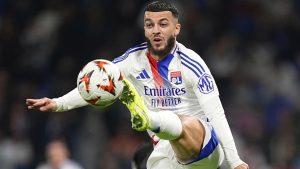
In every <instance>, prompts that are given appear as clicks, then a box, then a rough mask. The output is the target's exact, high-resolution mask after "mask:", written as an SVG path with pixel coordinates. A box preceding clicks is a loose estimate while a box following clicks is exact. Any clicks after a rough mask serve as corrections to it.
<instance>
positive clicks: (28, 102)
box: [26, 99, 36, 105]
mask: <svg viewBox="0 0 300 169" xmlns="http://www.w3.org/2000/svg"><path fill="white" fill-rule="evenodd" d="M35 102H36V99H26V104H27V105H32V104H34V103H35Z"/></svg>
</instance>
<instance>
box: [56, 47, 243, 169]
mask: <svg viewBox="0 0 300 169" xmlns="http://www.w3.org/2000/svg"><path fill="white" fill-rule="evenodd" d="M113 62H114V63H115V64H116V65H117V66H118V67H119V68H120V70H121V71H122V73H123V74H124V76H125V77H126V78H127V79H128V80H129V81H130V82H131V83H133V84H134V86H135V87H136V89H137V91H138V92H139V94H140V95H141V96H143V97H144V100H145V103H146V106H147V107H148V108H149V110H151V111H153V112H158V111H161V110H170V111H172V112H174V113H175V114H178V115H189V116H194V117H198V118H199V119H202V120H204V121H206V120H208V121H209V122H210V123H211V125H212V126H213V128H214V130H215V132H216V135H217V137H218V141H219V142H218V144H215V145H214V146H213V147H212V149H211V150H210V151H209V152H210V153H212V152H213V151H214V150H215V149H216V147H220V146H221V147H222V149H223V150H224V154H225V159H226V161H227V163H228V164H229V166H230V168H235V167H236V166H238V165H240V164H242V163H243V161H242V160H241V159H240V158H239V156H238V153H237V150H236V147H235V143H234V140H233V137H232V133H231V130H230V128H229V125H228V122H227V120H226V117H225V114H224V110H223V107H222V104H221V102H220V99H219V91H218V88H217V85H216V83H215V81H214V78H213V76H212V75H211V72H210V70H209V69H208V67H207V66H206V64H205V62H204V61H203V60H202V58H201V57H200V56H199V55H198V54H196V53H195V52H194V51H192V50H190V49H188V48H186V47H185V46H183V45H182V44H180V43H178V42H176V45H175V47H174V49H173V50H172V52H171V53H170V54H169V55H168V56H167V57H165V58H164V59H163V60H161V61H156V60H154V59H153V58H152V57H151V56H150V53H149V52H148V47H147V44H146V43H142V44H140V45H138V46H136V47H133V48H130V49H129V50H127V51H126V52H125V53H124V54H123V55H122V56H120V57H118V58H116V59H114V60H113ZM54 100H55V101H56V103H57V105H58V108H57V110H56V111H67V110H71V109H74V108H77V107H82V106H85V105H88V103H87V102H85V101H84V100H83V99H82V98H81V96H80V94H79V92H78V90H77V88H75V89H74V90H72V91H71V92H69V93H67V94H66V95H64V96H62V97H59V98H55V99H54ZM210 132H211V131H210ZM208 139H214V138H213V137H211V138H208ZM208 142H209V141H208ZM219 145H220V146H219ZM208 147H209V146H208ZM203 148H205V147H203Z"/></svg>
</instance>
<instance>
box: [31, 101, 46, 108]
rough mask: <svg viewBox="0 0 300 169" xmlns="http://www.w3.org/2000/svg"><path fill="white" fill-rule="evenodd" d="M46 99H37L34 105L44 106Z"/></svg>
mask: <svg viewBox="0 0 300 169" xmlns="http://www.w3.org/2000/svg"><path fill="white" fill-rule="evenodd" d="M46 102H47V101H46V100H45V99H40V100H38V101H36V102H35V103H33V104H32V106H35V107H40V106H43V105H45V104H46Z"/></svg>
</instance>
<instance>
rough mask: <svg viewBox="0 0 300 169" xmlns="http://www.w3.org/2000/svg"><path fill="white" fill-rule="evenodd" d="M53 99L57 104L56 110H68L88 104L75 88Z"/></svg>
mask: <svg viewBox="0 0 300 169" xmlns="http://www.w3.org/2000/svg"><path fill="white" fill-rule="evenodd" d="M53 100H54V101H55V102H56V104H57V109H56V112H63V111H68V110H72V109H75V108H78V107H83V106H86V105H88V103H87V102H86V101H84V100H83V99H82V97H81V96H80V94H79V91H78V89H77V88H75V89H73V90H72V91H70V92H69V93H67V94H65V95H63V96H61V97H58V98H53Z"/></svg>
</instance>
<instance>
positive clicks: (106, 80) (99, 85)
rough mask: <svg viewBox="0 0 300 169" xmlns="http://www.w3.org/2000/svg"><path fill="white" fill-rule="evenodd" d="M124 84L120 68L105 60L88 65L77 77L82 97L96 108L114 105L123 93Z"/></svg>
mask: <svg viewBox="0 0 300 169" xmlns="http://www.w3.org/2000/svg"><path fill="white" fill-rule="evenodd" d="M123 87H124V84H123V82H122V75H121V72H120V70H119V68H118V67H117V66H116V65H115V64H114V63H112V62H110V61H108V60H105V59H97V60H93V61H91V62H89V63H87V64H86V65H85V66H84V67H83V69H82V70H81V71H80V72H79V74H78V77H77V88H78V91H79V93H80V95H81V97H82V98H83V99H84V100H85V101H87V102H88V103H90V104H91V105H94V106H101V107H106V106H109V105H111V104H113V103H114V102H115V101H116V100H117V99H118V97H119V96H120V95H121V93H122V91H123Z"/></svg>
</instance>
